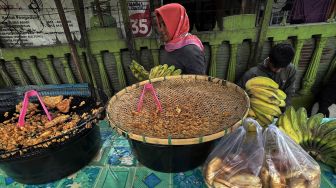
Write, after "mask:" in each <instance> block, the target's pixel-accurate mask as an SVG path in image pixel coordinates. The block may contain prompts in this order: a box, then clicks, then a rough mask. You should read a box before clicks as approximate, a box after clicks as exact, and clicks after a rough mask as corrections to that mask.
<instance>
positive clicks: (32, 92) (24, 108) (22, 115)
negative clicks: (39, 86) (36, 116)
mask: <svg viewBox="0 0 336 188" xmlns="http://www.w3.org/2000/svg"><path fill="white" fill-rule="evenodd" d="M32 96H37V98H38V100H39V101H40V103H41V105H42V108H43V110H44V112H45V113H46V115H47V117H48V120H49V121H51V120H52V118H51V115H50V113H49V111H48V109H47V107H46V106H45V105H44V103H43V100H42V98H41V96H40V95H39V93H38V92H37V91H35V90H30V91H27V92H26V93H25V96H24V99H23V102H22V108H21V111H20V116H19V126H20V127H23V126H24V123H25V116H26V113H27V110H28V104H29V98H30V97H32Z"/></svg>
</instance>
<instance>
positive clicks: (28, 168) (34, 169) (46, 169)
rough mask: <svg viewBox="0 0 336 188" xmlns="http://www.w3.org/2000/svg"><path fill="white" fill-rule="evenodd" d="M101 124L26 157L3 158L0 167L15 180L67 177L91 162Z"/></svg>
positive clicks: (32, 180) (48, 180)
mask: <svg viewBox="0 0 336 188" xmlns="http://www.w3.org/2000/svg"><path fill="white" fill-rule="evenodd" d="M100 142H101V141H100V132H99V127H98V126H93V128H92V129H90V130H87V131H85V132H83V134H78V135H76V136H75V137H73V138H72V139H71V141H69V142H66V143H64V144H60V145H57V146H56V147H51V148H48V149H47V150H44V151H43V152H41V153H40V154H35V155H34V156H31V157H29V156H27V157H25V158H17V159H13V158H10V159H8V160H3V161H1V162H0V168H1V169H2V170H3V171H5V172H6V173H7V175H8V176H10V177H11V178H13V179H14V180H15V181H17V182H20V183H24V184H41V183H47V182H51V181H54V180H58V179H61V178H64V177H66V176H68V175H71V174H72V173H74V172H76V171H78V170H79V169H81V168H82V167H83V166H85V165H86V164H88V163H89V162H90V161H91V160H92V159H93V157H94V156H95V155H96V154H97V152H98V150H99V148H100Z"/></svg>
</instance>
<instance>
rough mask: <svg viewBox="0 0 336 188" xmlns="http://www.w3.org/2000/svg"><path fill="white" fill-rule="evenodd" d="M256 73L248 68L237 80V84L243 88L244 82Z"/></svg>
mask: <svg viewBox="0 0 336 188" xmlns="http://www.w3.org/2000/svg"><path fill="white" fill-rule="evenodd" d="M255 76H256V75H255V74H254V73H253V71H252V70H251V69H250V70H248V71H247V72H245V73H244V75H243V76H242V77H241V78H240V80H239V81H238V82H237V85H238V86H240V87H241V88H243V89H245V84H246V82H247V81H248V80H249V79H251V78H253V77H255Z"/></svg>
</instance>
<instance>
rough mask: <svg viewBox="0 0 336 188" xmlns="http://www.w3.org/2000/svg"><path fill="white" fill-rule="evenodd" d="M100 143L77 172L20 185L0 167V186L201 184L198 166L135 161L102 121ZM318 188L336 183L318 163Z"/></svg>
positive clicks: (163, 187) (190, 187)
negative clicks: (156, 166) (156, 167)
mask: <svg viewBox="0 0 336 188" xmlns="http://www.w3.org/2000/svg"><path fill="white" fill-rule="evenodd" d="M100 129H101V135H102V140H103V145H102V148H101V150H100V153H99V154H98V156H97V157H96V158H95V159H94V160H93V161H92V162H91V164H89V165H88V166H86V167H84V168H83V169H82V170H80V171H79V172H77V173H75V174H73V175H71V176H69V177H67V178H64V179H61V180H59V181H56V182H51V183H48V184H43V185H23V184H20V183H17V182H15V181H13V179H12V178H10V177H7V176H6V175H5V174H4V173H3V172H1V171H0V187H1V188H2V187H20V188H21V187H25V188H37V187H39V188H58V187H59V188H63V187H69V188H78V187H83V188H93V187H97V188H101V187H106V188H124V187H125V188H131V187H134V188H170V187H181V188H202V187H206V186H205V184H204V181H203V177H202V171H201V168H197V169H194V170H192V171H188V172H183V173H171V174H169V173H160V172H156V171H152V170H150V169H148V168H146V167H144V166H142V165H141V164H139V163H138V162H137V160H136V159H135V157H134V156H133V155H132V152H131V149H130V147H129V144H128V141H127V140H126V139H124V138H123V137H121V136H119V135H117V134H116V133H115V132H114V131H113V130H112V129H111V128H110V127H109V126H108V124H107V123H106V122H105V121H102V122H101V123H100ZM321 169H322V178H321V180H322V182H321V188H334V187H336V174H333V173H332V171H331V169H330V168H329V167H327V166H325V165H323V164H321Z"/></svg>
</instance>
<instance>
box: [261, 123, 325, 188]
mask: <svg viewBox="0 0 336 188" xmlns="http://www.w3.org/2000/svg"><path fill="white" fill-rule="evenodd" d="M263 136H264V148H265V158H264V165H263V168H262V170H261V173H260V177H261V180H262V184H263V187H264V188H316V187H320V175H321V171H320V166H319V165H318V163H317V162H316V161H315V160H314V159H313V158H312V157H311V156H309V154H308V153H307V152H305V151H304V150H303V149H302V148H301V146H299V145H298V144H296V143H295V142H294V141H293V140H292V139H291V138H289V137H288V136H287V135H286V134H285V133H283V132H282V131H280V130H279V129H278V128H277V127H276V126H275V125H270V126H269V127H268V128H266V130H265V131H264V134H263Z"/></svg>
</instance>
